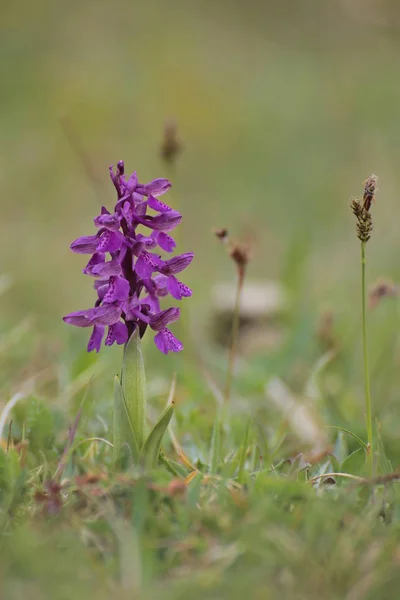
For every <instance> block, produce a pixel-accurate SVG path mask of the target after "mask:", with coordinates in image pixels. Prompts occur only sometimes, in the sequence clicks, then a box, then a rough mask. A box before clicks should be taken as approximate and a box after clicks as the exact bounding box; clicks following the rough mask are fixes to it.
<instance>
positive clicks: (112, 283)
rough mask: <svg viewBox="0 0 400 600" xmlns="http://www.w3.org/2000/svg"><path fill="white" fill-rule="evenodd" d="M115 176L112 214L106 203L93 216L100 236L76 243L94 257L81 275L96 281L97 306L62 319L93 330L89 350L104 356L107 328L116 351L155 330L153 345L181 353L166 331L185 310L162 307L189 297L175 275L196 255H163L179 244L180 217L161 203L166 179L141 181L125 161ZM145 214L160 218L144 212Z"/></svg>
mask: <svg viewBox="0 0 400 600" xmlns="http://www.w3.org/2000/svg"><path fill="white" fill-rule="evenodd" d="M110 177H111V180H112V182H113V184H114V187H115V189H116V192H117V202H116V205H115V207H114V210H113V211H112V212H110V211H109V210H108V209H107V208H106V207H104V206H103V207H102V208H101V212H100V215H99V216H97V217H95V219H94V224H95V226H96V228H97V233H96V234H94V235H89V236H84V237H80V238H78V239H77V240H75V241H74V242H72V244H71V250H72V251H73V252H76V253H78V254H91V255H92V256H91V258H90V260H89V262H88V263H87V265H86V267H85V268H84V269H83V273H84V274H85V275H89V276H91V277H94V278H96V280H95V283H94V287H95V289H96V291H97V300H96V302H95V305H94V307H93V308H89V309H88V310H81V311H78V312H74V313H70V314H69V315H66V316H65V317H64V321H65V322H66V323H69V324H70V325H75V326H76V327H91V328H92V334H91V336H90V339H89V343H88V346H87V349H88V352H91V351H92V350H96V352H99V350H100V347H101V344H102V343H103V339H104V335H105V333H106V329H107V334H106V337H105V341H104V343H105V345H106V346H111V345H112V344H114V343H116V344H125V343H126V342H127V341H128V339H129V338H130V336H131V335H132V333H133V332H134V331H135V330H136V329H138V330H139V333H140V336H141V337H142V336H143V335H144V333H145V331H146V330H147V329H148V328H150V329H151V330H153V331H155V332H156V335H155V337H154V342H155V344H156V346H157V348H158V349H159V350H160V351H161V352H163V353H164V354H168V352H180V351H181V350H182V349H183V346H182V344H181V342H180V341H179V340H178V339H177V338H176V337H175V336H174V334H173V333H172V331H171V330H170V329H169V328H168V327H167V326H168V325H170V324H171V323H173V322H174V321H177V320H178V319H179V314H180V311H179V309H178V308H176V307H172V308H167V309H165V310H161V307H160V298H163V297H165V296H168V295H170V296H172V297H173V298H175V300H181V299H182V298H187V297H189V296H191V295H192V291H191V289H190V288H189V287H187V286H186V285H185V284H184V283H182V282H181V281H180V280H178V279H177V278H176V275H177V274H178V273H181V272H182V271H184V270H185V269H186V267H188V265H189V264H190V263H191V261H192V260H193V253H191V252H188V253H186V254H181V255H179V256H175V257H173V258H169V259H165V258H163V256H162V253H163V252H166V253H169V254H170V253H171V252H173V250H174V248H175V247H176V243H175V241H174V239H173V238H172V237H171V236H170V235H169V232H170V231H171V230H172V229H174V228H175V227H176V226H177V225H178V224H179V223H180V221H181V218H182V217H181V215H180V214H179V212H178V211H176V210H173V209H172V208H171V207H170V206H168V205H167V204H165V203H164V202H161V201H160V200H159V199H158V197H159V196H161V195H162V194H165V193H166V192H167V191H168V190H169V188H170V187H171V184H170V182H169V181H168V179H154V180H153V181H150V182H149V183H146V184H141V183H139V180H138V177H137V174H136V172H134V173H132V174H131V175H129V176H127V175H125V165H124V162H123V161H119V162H118V163H117V167H116V169H115V170H114V168H113V167H110ZM148 209H150V210H151V211H154V213H156V214H155V215H154V213H153V214H147V210H148ZM139 227H140V228H141V229H142V231H140V232H139V231H138V228H139ZM149 229H150V232H149ZM167 232H168V233H167Z"/></svg>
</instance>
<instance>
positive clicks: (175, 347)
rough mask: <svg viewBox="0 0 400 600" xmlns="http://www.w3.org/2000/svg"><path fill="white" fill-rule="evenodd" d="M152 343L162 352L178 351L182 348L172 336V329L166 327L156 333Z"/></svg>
mask: <svg viewBox="0 0 400 600" xmlns="http://www.w3.org/2000/svg"><path fill="white" fill-rule="evenodd" d="M154 343H155V345H156V346H157V348H158V349H159V350H160V352H162V353H163V354H168V352H180V351H181V350H183V345H182V343H181V342H180V341H179V340H178V339H177V338H176V337H175V336H174V334H173V333H172V331H170V330H169V329H167V328H165V329H163V330H162V331H159V332H158V333H157V335H156V336H155V338H154Z"/></svg>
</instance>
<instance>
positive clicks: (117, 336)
mask: <svg viewBox="0 0 400 600" xmlns="http://www.w3.org/2000/svg"><path fill="white" fill-rule="evenodd" d="M127 340H128V330H127V328H126V325H125V323H122V321H117V323H114V324H113V325H110V327H109V328H108V334H107V337H106V341H105V345H106V346H111V345H112V344H113V343H114V342H117V344H119V345H121V344H125V342H126V341H127Z"/></svg>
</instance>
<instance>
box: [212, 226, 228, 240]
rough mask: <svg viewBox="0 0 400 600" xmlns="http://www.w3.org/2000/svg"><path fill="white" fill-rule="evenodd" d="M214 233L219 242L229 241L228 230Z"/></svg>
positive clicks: (217, 230)
mask: <svg viewBox="0 0 400 600" xmlns="http://www.w3.org/2000/svg"><path fill="white" fill-rule="evenodd" d="M214 233H215V235H216V236H217V238H218V239H219V240H221V241H222V242H224V241H226V240H227V239H228V230H227V229H214Z"/></svg>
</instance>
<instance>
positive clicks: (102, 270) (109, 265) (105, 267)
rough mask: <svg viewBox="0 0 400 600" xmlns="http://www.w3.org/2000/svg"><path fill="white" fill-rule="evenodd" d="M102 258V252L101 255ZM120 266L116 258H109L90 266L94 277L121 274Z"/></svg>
mask: <svg viewBox="0 0 400 600" xmlns="http://www.w3.org/2000/svg"><path fill="white" fill-rule="evenodd" d="M102 256H103V258H104V254H103V255H102ZM121 273H122V267H121V265H120V263H119V262H118V261H116V260H109V261H108V262H103V263H101V264H98V265H95V266H94V267H93V268H92V271H91V274H92V275H94V276H95V277H104V278H105V277H111V275H121Z"/></svg>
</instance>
